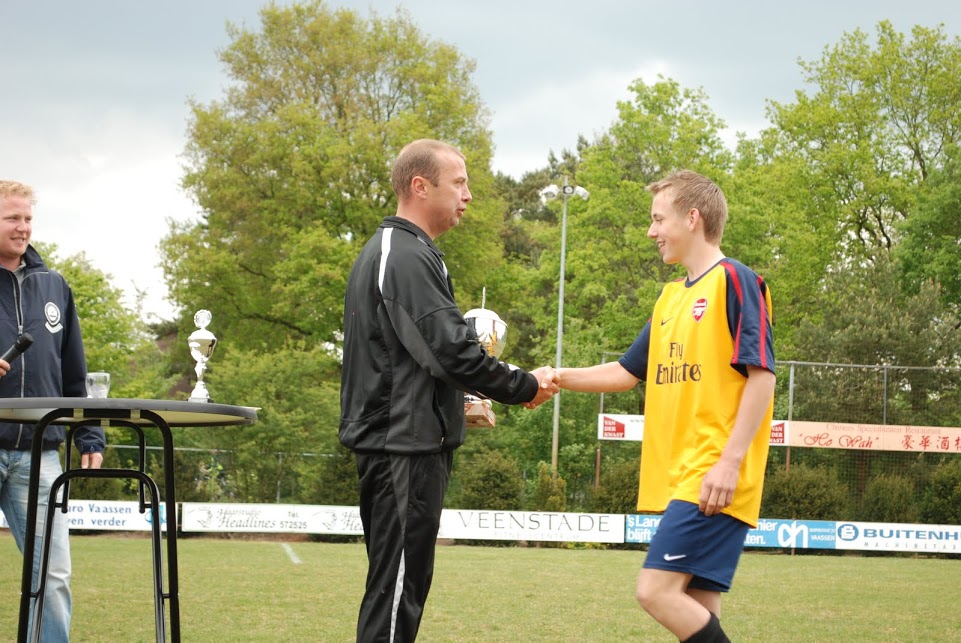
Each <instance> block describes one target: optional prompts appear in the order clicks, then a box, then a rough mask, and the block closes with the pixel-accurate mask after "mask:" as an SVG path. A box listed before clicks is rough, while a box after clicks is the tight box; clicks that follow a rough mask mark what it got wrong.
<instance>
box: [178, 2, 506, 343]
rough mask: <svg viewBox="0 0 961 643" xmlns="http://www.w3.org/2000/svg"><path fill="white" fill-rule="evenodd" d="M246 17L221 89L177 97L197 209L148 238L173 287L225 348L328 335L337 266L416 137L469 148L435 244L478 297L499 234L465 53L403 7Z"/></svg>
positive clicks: (482, 126) (225, 55)
mask: <svg viewBox="0 0 961 643" xmlns="http://www.w3.org/2000/svg"><path fill="white" fill-rule="evenodd" d="M260 16H261V25H260V29H259V31H252V30H248V29H245V28H241V27H236V26H231V27H229V35H230V37H231V43H230V44H229V45H228V46H227V47H226V48H225V49H224V50H223V52H222V53H221V60H222V61H223V63H224V65H225V67H226V69H227V73H228V76H229V78H230V81H231V85H230V87H229V89H228V90H227V91H226V93H225V96H224V97H223V99H222V100H220V101H215V102H213V103H211V104H209V105H203V104H199V103H197V102H194V103H193V104H192V106H191V108H192V117H191V121H190V125H189V140H188V144H187V149H186V158H187V163H188V166H187V172H186V175H185V177H184V186H185V188H186V189H187V190H188V191H189V192H190V193H191V194H192V195H193V196H194V197H195V199H196V200H197V202H198V204H199V205H200V207H201V210H202V217H201V220H200V221H199V222H188V223H183V224H177V225H175V226H174V227H173V230H172V231H171V233H170V234H169V235H168V236H167V237H166V238H165V239H164V241H163V243H162V252H163V256H164V260H163V265H164V270H165V274H166V278H167V283H168V285H169V287H170V292H171V298H172V299H173V300H174V301H175V302H177V303H178V304H181V305H182V306H184V307H185V309H186V310H195V309H196V308H198V307H204V308H208V309H210V310H211V311H213V312H214V315H215V318H216V320H217V324H218V328H219V331H218V333H219V337H220V339H221V340H222V341H224V342H230V343H231V344H233V345H235V346H238V347H241V346H242V347H251V348H253V347H257V348H264V347H267V348H270V349H272V348H274V347H276V345H277V344H278V343H279V342H278V338H281V337H290V338H294V339H296V338H311V339H313V341H322V342H336V341H337V333H338V331H339V328H340V326H341V321H342V319H341V318H342V314H343V294H344V288H345V282H346V277H347V274H348V273H349V269H350V266H351V263H352V262H353V259H354V257H355V256H356V255H357V253H358V251H359V249H360V245H361V244H363V243H364V242H365V241H366V239H367V238H368V237H369V236H370V235H371V233H372V232H373V231H374V229H376V227H377V226H378V225H379V223H380V221H381V219H382V218H383V217H384V216H386V215H390V214H393V212H394V209H395V206H396V204H395V202H394V196H393V193H392V191H391V188H390V180H389V179H390V177H389V168H390V161H391V160H392V158H393V157H394V156H395V155H396V154H397V152H398V151H399V150H400V148H401V147H402V146H403V145H404V144H406V143H407V142H409V141H410V140H412V139H415V138H420V137H435V138H441V139H444V140H446V141H449V142H451V143H453V144H455V145H458V146H459V147H460V148H461V149H462V150H463V151H464V153H465V154H466V156H467V158H468V168H469V171H470V174H471V189H472V191H473V192H474V195H475V198H476V202H475V205H472V206H471V208H470V210H469V212H468V216H466V217H465V220H464V225H463V226H461V227H460V228H459V229H458V230H455V231H452V232H451V233H450V234H448V235H445V236H444V237H443V239H442V240H441V244H442V246H443V249H444V250H445V252H446V253H447V258H446V261H447V265H448V268H449V269H450V271H451V273H452V275H454V276H455V282H456V283H458V286H459V292H463V293H466V294H467V295H469V296H470V297H471V298H473V297H476V296H477V294H479V292H480V286H481V285H482V284H481V283H480V279H481V277H482V275H483V274H484V271H485V270H487V269H489V268H490V267H491V266H492V265H494V264H496V263H497V262H498V261H499V260H500V257H501V247H500V244H499V230H500V218H499V216H498V215H499V212H500V206H499V205H498V201H497V199H496V198H494V189H493V184H494V182H493V177H491V175H490V172H489V169H488V168H489V164H490V157H491V142H490V138H491V137H490V132H489V131H488V130H487V118H488V116H487V111H486V109H485V108H484V107H483V105H482V104H481V102H480V99H479V97H478V93H477V90H476V88H475V86H474V85H473V83H472V81H471V73H472V72H473V69H474V64H473V62H471V61H467V60H465V59H464V58H463V57H462V56H461V55H460V54H459V53H458V52H457V51H456V50H455V49H454V48H453V47H451V46H449V45H446V44H443V43H439V42H433V41H431V40H428V39H427V38H426V37H424V35H422V34H421V33H420V32H419V31H418V30H417V28H416V27H415V26H414V25H413V24H412V22H411V21H410V19H409V17H408V16H407V14H406V13H404V12H403V11H398V12H397V14H396V15H395V16H394V17H392V18H380V17H377V16H376V15H375V16H374V17H372V18H370V19H362V18H361V17H359V16H358V15H357V14H355V13H354V12H352V11H349V10H344V9H332V8H328V6H327V5H326V4H324V3H322V2H317V1H313V2H307V3H305V4H295V5H291V6H285V7H280V6H276V5H270V6H267V7H265V8H263V9H262V10H261V13H260ZM184 257H188V258H189V260H188V261H184V260H183V258H184ZM187 332H189V330H188V331H187Z"/></svg>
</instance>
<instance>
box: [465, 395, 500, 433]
mask: <svg viewBox="0 0 961 643" xmlns="http://www.w3.org/2000/svg"><path fill="white" fill-rule="evenodd" d="M464 417H465V419H466V420H467V426H468V427H479V428H485V429H489V428H492V427H494V426H495V425H496V424H497V416H496V415H494V411H493V410H492V409H491V401H490V400H480V399H477V398H476V397H466V398H464Z"/></svg>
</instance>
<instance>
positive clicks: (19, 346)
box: [0, 333, 33, 364]
mask: <svg viewBox="0 0 961 643" xmlns="http://www.w3.org/2000/svg"><path fill="white" fill-rule="evenodd" d="M31 344H33V335H31V334H30V333H24V334H23V335H21V336H20V337H18V338H17V341H15V342H14V343H13V346H11V347H10V348H8V349H7V351H6V352H5V353H4V354H3V355H0V359H2V360H3V361H5V362H6V363H7V364H9V363H10V362H12V361H13V360H15V359H17V358H18V357H20V353H22V352H23V351H25V350H27V349H28V348H30V345H31Z"/></svg>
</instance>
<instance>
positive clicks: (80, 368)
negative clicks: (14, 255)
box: [0, 246, 105, 453]
mask: <svg viewBox="0 0 961 643" xmlns="http://www.w3.org/2000/svg"><path fill="white" fill-rule="evenodd" d="M23 261H24V264H25V266H24V277H23V282H22V283H20V282H19V281H18V279H17V275H16V274H14V273H12V272H10V271H9V270H7V269H6V268H2V267H0V350H6V348H7V347H8V346H11V345H12V344H13V343H14V342H15V341H16V339H17V338H18V337H19V336H20V335H21V334H23V333H30V334H31V335H32V336H33V345H31V346H30V348H29V349H27V350H26V351H25V352H24V353H23V355H21V356H20V357H18V358H16V359H15V360H13V363H12V364H11V365H10V371H9V372H8V373H7V374H6V375H4V376H3V377H0V397H18V398H19V397H84V396H85V395H86V394H87V392H86V378H87V362H86V360H85V358H84V353H83V339H82V338H81V336H80V321H79V320H78V318H77V309H76V307H75V306H74V301H73V292H72V291H71V290H70V286H69V285H68V284H67V281H66V280H65V279H64V278H63V277H62V276H61V275H60V274H59V273H57V272H54V271H53V270H50V269H49V268H47V266H46V264H44V262H43V259H41V258H40V255H39V254H38V253H37V251H36V250H34V248H33V246H28V247H27V251H26V252H25V253H24V255H23ZM65 435H66V430H65V428H64V427H63V426H51V427H49V428H47V430H46V431H45V432H44V440H43V448H44V449H56V448H58V447H59V446H60V444H61V443H62V442H63V439H64V436H65ZM74 436H75V438H74V442H75V443H76V445H77V448H78V449H79V450H80V452H81V453H93V452H97V453H99V452H102V451H103V449H104V443H105V440H104V433H103V428H101V427H99V426H86V427H82V428H80V429H78V430H77V431H76V432H75V433H74ZM32 444H33V425H32V424H15V423H12V422H0V449H7V450H20V451H27V450H29V449H30V447H31V445H32Z"/></svg>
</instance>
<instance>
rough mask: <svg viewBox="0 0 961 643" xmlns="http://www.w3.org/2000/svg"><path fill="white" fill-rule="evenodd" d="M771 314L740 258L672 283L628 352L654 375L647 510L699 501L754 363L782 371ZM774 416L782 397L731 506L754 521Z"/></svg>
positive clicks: (641, 494)
mask: <svg viewBox="0 0 961 643" xmlns="http://www.w3.org/2000/svg"><path fill="white" fill-rule="evenodd" d="M770 320H771V297H770V293H769V292H768V289H767V285H766V284H765V283H764V281H763V280H762V279H761V278H760V277H759V276H758V275H757V274H755V273H754V272H753V271H751V270H750V269H749V268H747V267H746V266H744V265H743V264H741V263H739V262H737V261H734V260H731V259H723V260H721V261H720V262H718V263H717V264H716V265H715V266H714V267H712V268H711V269H710V270H708V272H706V273H705V274H704V275H702V276H701V277H700V278H698V279H697V280H696V281H694V282H688V281H686V280H679V281H675V282H673V283H670V284H668V285H667V286H666V287H665V288H664V291H663V292H662V293H661V296H660V297H659V298H658V300H657V303H656V304H655V306H654V313H653V316H652V317H651V320H650V321H649V322H648V325H647V326H646V327H645V328H644V330H643V331H642V333H641V336H639V337H638V340H637V341H635V343H634V345H633V346H632V347H631V349H630V350H629V351H628V352H627V353H625V355H624V357H622V358H621V364H622V365H623V366H624V367H625V368H626V369H627V370H628V371H629V372H631V373H632V374H634V375H635V376H637V377H640V378H641V379H646V380H647V385H646V397H645V410H644V416H645V417H644V442H643V446H642V449H641V477H640V487H639V491H638V504H637V508H638V510H639V511H653V512H657V511H663V510H664V509H665V508H666V507H667V503H668V502H669V501H670V500H673V499H677V500H686V501H688V502H692V503H694V504H697V503H698V502H699V496H700V489H701V481H702V480H703V478H704V476H705V474H706V473H707V472H708V470H709V469H710V468H711V467H712V466H714V464H716V463H717V461H718V459H719V458H720V455H721V452H722V451H723V449H724V447H725V445H726V444H727V441H728V438H729V437H730V433H731V430H732V429H733V427H734V421H735V418H736V417H737V411H738V406H739V405H740V402H741V395H742V393H743V391H744V386H745V384H746V382H747V366H759V367H762V368H766V369H769V370H771V371H772V372H773V371H774V352H773V347H772V345H771V341H772V332H771V321H770ZM645 336H646V337H645ZM645 344H646V346H645ZM645 349H646V350H645ZM645 353H646V354H645ZM637 371H641V372H637ZM772 414H773V400H772V402H771V404H770V405H769V406H768V409H767V414H766V415H765V418H764V420H763V422H762V424H761V428H760V429H759V430H758V432H757V434H756V435H755V438H754V441H753V442H752V444H751V447H750V449H749V450H748V452H747V454H746V456H745V457H744V461H743V462H742V464H741V474H740V476H739V479H738V485H737V488H736V489H735V492H734V500H733V503H732V504H731V505H730V506H729V507H727V508H726V509H724V511H723V512H724V513H726V514H729V515H731V516H733V517H734V518H737V519H738V520H741V521H743V522H746V523H748V524H749V525H751V526H756V525H757V519H758V514H759V512H760V506H761V493H762V490H763V484H764V470H765V466H766V464H767V452H768V442H769V440H770V432H771V429H770V427H771V418H772Z"/></svg>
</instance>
